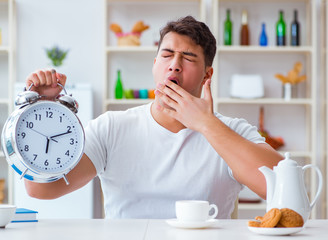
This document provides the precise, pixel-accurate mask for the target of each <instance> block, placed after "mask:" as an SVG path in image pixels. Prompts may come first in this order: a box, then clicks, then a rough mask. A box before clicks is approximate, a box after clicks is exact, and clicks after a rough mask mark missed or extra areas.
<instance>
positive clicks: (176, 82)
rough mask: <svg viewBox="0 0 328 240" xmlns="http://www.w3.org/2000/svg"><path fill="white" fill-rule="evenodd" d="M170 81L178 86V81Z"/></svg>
mask: <svg viewBox="0 0 328 240" xmlns="http://www.w3.org/2000/svg"><path fill="white" fill-rule="evenodd" d="M170 81H171V82H173V83H175V84H177V85H178V81H176V80H170Z"/></svg>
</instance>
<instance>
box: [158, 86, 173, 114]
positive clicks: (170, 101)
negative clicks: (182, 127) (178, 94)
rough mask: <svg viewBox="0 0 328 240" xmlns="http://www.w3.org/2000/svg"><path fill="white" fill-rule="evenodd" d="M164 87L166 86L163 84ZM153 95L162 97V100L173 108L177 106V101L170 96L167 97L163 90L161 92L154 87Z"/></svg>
mask: <svg viewBox="0 0 328 240" xmlns="http://www.w3.org/2000/svg"><path fill="white" fill-rule="evenodd" d="M160 85H162V84H160ZM159 87H160V88H161V86H159ZM164 88H166V87H165V86H164ZM171 91H172V90H171ZM155 95H156V96H158V97H160V98H161V99H162V101H163V102H164V103H165V104H166V105H167V106H170V107H171V108H173V109H175V108H176V107H177V102H176V101H175V100H173V99H172V98H171V97H169V96H167V95H166V94H164V93H163V92H161V90H159V89H156V90H155Z"/></svg>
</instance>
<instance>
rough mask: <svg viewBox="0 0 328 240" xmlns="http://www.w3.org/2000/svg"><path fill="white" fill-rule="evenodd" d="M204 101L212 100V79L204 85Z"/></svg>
mask: <svg viewBox="0 0 328 240" xmlns="http://www.w3.org/2000/svg"><path fill="white" fill-rule="evenodd" d="M204 99H205V100H212V92H211V79H207V80H206V82H205V85H204Z"/></svg>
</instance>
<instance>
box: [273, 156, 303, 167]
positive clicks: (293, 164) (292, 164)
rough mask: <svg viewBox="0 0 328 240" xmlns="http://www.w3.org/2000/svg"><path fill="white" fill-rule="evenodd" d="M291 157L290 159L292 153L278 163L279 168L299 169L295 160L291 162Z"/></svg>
mask: <svg viewBox="0 0 328 240" xmlns="http://www.w3.org/2000/svg"><path fill="white" fill-rule="evenodd" d="M289 157H290V153H289V152H286V153H285V159H284V160H281V161H280V162H279V163H278V167H297V166H298V164H297V162H296V161H294V160H291V159H290V158H289Z"/></svg>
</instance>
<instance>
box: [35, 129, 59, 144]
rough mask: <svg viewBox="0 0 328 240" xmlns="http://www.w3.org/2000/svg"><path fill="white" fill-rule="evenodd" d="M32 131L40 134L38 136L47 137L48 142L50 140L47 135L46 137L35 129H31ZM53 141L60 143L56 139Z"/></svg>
mask: <svg viewBox="0 0 328 240" xmlns="http://www.w3.org/2000/svg"><path fill="white" fill-rule="evenodd" d="M30 129H31V130H32V131H34V132H36V133H38V134H40V135H42V136H44V137H46V138H47V140H49V137H48V136H47V135H44V134H43V133H40V132H39V131H37V130H35V129H33V128H30ZM51 140H52V141H54V142H56V143H58V141H57V140H55V139H51Z"/></svg>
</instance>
